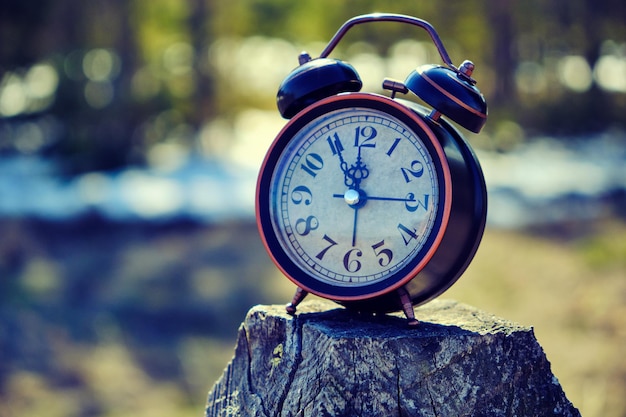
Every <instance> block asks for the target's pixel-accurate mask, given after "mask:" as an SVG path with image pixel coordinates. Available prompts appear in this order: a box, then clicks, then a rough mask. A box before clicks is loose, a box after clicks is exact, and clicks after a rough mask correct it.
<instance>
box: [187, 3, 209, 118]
mask: <svg viewBox="0 0 626 417" xmlns="http://www.w3.org/2000/svg"><path fill="white" fill-rule="evenodd" d="M208 3H209V0H189V11H190V12H189V33H190V35H191V43H192V47H193V50H194V55H195V65H194V69H195V75H196V80H195V81H196V88H195V90H194V93H193V96H192V98H191V100H192V102H193V110H192V112H191V115H190V116H191V120H190V121H191V122H192V123H193V124H194V125H196V126H200V125H201V124H202V123H203V121H205V120H206V119H207V118H209V117H210V116H211V115H212V114H213V113H214V110H215V106H214V105H213V95H214V89H213V79H212V77H211V75H210V74H211V71H210V68H209V66H208V56H207V54H208V42H209V41H210V40H211V39H209V36H210V31H209V23H208V22H210V21H211V20H210V17H211V16H210V15H209V14H210V12H209V6H208Z"/></svg>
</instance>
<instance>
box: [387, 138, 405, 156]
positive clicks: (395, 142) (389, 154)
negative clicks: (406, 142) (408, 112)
mask: <svg viewBox="0 0 626 417" xmlns="http://www.w3.org/2000/svg"><path fill="white" fill-rule="evenodd" d="M401 140H402V138H396V140H394V141H393V143H392V144H391V147H390V148H389V150H388V151H387V156H391V154H392V153H393V151H395V150H396V147H397V146H398V143H400V141H401Z"/></svg>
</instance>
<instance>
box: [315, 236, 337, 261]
mask: <svg viewBox="0 0 626 417" xmlns="http://www.w3.org/2000/svg"><path fill="white" fill-rule="evenodd" d="M322 239H324V240H325V241H326V242H328V243H330V245H328V246H326V247H325V248H324V249H322V250H321V251H320V253H318V254H317V255H315V257H316V258H317V259H319V260H320V261H321V260H322V258H324V255H326V252H328V250H329V249H330V248H332V247H333V246H335V245H336V244H337V242H335V241H334V240H332V239H331V238H330V237H329V236H328V235H324V237H323V238H322Z"/></svg>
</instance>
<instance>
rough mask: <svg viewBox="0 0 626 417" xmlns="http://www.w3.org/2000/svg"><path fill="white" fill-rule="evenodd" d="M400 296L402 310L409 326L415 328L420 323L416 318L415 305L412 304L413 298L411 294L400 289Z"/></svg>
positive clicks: (402, 288)
mask: <svg viewBox="0 0 626 417" xmlns="http://www.w3.org/2000/svg"><path fill="white" fill-rule="evenodd" d="M398 295H399V296H400V302H401V303H402V310H403V311H404V314H405V315H406V318H407V324H408V325H409V326H410V327H415V326H417V325H418V324H420V322H419V321H418V320H417V319H416V318H415V310H413V303H412V302H411V297H410V296H409V292H408V291H407V290H406V289H405V288H404V287H400V288H398Z"/></svg>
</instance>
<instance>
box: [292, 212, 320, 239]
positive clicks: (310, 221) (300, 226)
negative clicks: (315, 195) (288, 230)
mask: <svg viewBox="0 0 626 417" xmlns="http://www.w3.org/2000/svg"><path fill="white" fill-rule="evenodd" d="M318 227H320V222H319V220H317V217H315V216H309V217H307V218H306V219H298V220H297V221H296V225H295V230H296V233H297V234H299V235H300V236H306V235H308V234H309V233H311V231H313V230H315V229H317V228H318Z"/></svg>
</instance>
